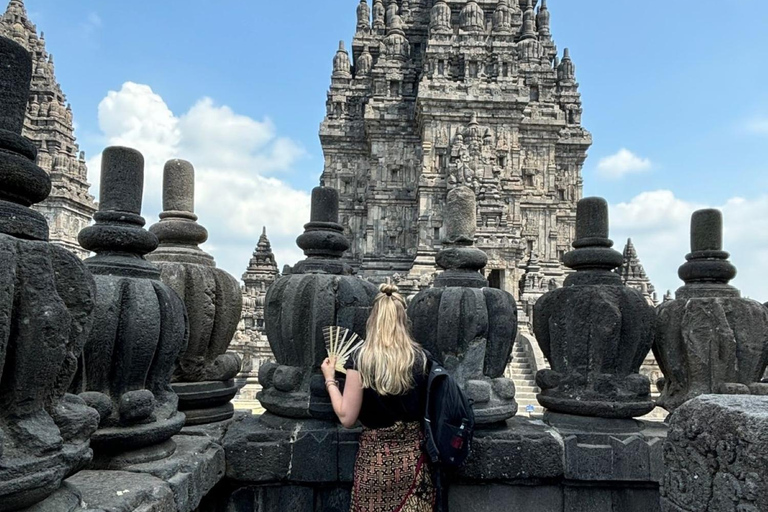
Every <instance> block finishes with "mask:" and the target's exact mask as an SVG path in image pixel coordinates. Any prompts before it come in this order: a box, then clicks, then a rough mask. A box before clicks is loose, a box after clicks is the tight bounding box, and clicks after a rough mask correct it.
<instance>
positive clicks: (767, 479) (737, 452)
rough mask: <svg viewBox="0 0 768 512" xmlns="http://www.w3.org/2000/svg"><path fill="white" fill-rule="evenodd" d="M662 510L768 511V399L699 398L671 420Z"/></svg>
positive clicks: (678, 410) (677, 511)
mask: <svg viewBox="0 0 768 512" xmlns="http://www.w3.org/2000/svg"><path fill="white" fill-rule="evenodd" d="M662 503H663V510H665V511H668V512H726V511H727V512H730V511H737V512H742V511H743V512H759V511H763V510H768V398H764V397H751V396H715V395H703V396H700V397H698V398H695V399H692V400H690V401H689V402H687V403H685V404H684V405H682V406H681V407H679V408H678V409H677V410H676V411H675V413H674V414H672V416H671V421H670V427H669V437H668V438H667V441H666V443H664V482H663V487H662Z"/></svg>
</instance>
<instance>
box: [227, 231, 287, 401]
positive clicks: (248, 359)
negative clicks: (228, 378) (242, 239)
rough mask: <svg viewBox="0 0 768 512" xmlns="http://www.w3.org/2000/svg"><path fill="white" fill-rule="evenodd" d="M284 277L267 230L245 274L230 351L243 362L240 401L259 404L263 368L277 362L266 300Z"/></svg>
mask: <svg viewBox="0 0 768 512" xmlns="http://www.w3.org/2000/svg"><path fill="white" fill-rule="evenodd" d="M278 277H280V272H279V271H278V270H277V262H276V261H275V255H274V253H273V252H272V244H271V243H270V242H269V238H268V237H267V228H266V227H264V228H263V231H262V233H261V236H260V237H259V243H258V244H257V245H256V248H255V249H254V251H253V257H252V258H251V261H250V262H249V263H248V268H247V269H246V270H245V273H244V274H243V278H242V279H243V283H244V284H245V285H244V286H243V288H242V290H243V315H242V318H241V319H240V325H238V327H237V332H236V333H235V338H234V340H233V341H232V344H231V345H230V349H231V350H232V351H234V352H236V353H237V354H238V355H240V357H242V359H243V366H242V371H241V372H240V374H239V375H238V381H239V382H238V385H239V386H240V387H241V390H240V393H239V394H238V397H237V398H236V401H240V402H241V403H243V404H244V403H246V402H253V403H255V401H256V393H257V392H258V390H259V387H258V372H259V367H260V366H261V365H262V364H264V363H265V362H267V361H271V360H273V359H274V356H273V355H272V350H271V349H270V348H269V342H268V341H267V336H266V334H265V331H264V299H265V297H266V295H267V289H268V288H269V287H270V285H271V284H272V283H274V282H275V280H276V279H277V278H278Z"/></svg>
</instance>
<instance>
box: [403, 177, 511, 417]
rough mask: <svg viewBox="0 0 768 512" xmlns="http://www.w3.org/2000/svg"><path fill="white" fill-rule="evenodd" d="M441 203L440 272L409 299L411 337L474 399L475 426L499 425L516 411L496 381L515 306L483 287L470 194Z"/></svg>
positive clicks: (464, 191) (458, 192)
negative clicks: (444, 220) (444, 224)
mask: <svg viewBox="0 0 768 512" xmlns="http://www.w3.org/2000/svg"><path fill="white" fill-rule="evenodd" d="M446 201H447V203H446V205H447V206H446V216H447V218H448V221H447V222H448V225H447V231H448V234H447V239H446V243H445V246H444V248H443V249H442V250H441V251H440V252H439V253H438V255H437V256H436V258H435V262H436V263H437V264H438V266H440V267H441V268H443V269H444V270H445V272H443V273H441V274H440V275H439V276H438V277H437V278H436V279H435V287H434V288H431V289H425V290H422V291H421V292H419V293H418V294H417V295H416V296H415V297H414V298H413V299H412V300H411V302H410V305H409V307H408V316H409V318H410V319H411V322H412V332H413V336H414V338H415V339H416V341H418V342H419V343H420V344H421V345H422V346H423V347H424V348H425V349H427V350H428V351H429V352H430V353H431V354H432V355H433V356H435V357H436V358H437V359H438V360H439V361H440V362H441V363H443V365H444V366H445V367H446V369H447V370H448V371H449V372H451V374H452V375H453V376H454V377H455V378H456V379H457V381H458V382H459V385H461V386H462V387H463V388H464V390H465V392H467V393H468V395H469V396H470V398H472V399H474V400H475V404H474V411H475V420H476V422H477V423H478V424H481V425H487V424H491V423H496V422H502V421H504V420H506V419H507V418H510V417H512V416H514V415H515V413H516V412H517V402H515V400H514V383H512V382H511V381H510V382H509V385H503V384H501V383H500V382H498V381H499V380H503V379H504V377H503V376H504V369H505V368H506V365H507V362H508V361H509V356H510V354H511V353H512V345H513V343H514V340H515V336H516V335H517V306H516V304H515V299H514V298H513V297H512V295H510V294H509V293H507V292H504V291H502V290H497V289H494V288H488V281H486V279H485V278H484V277H483V276H482V274H481V273H480V272H479V270H482V268H483V267H485V264H486V263H487V262H488V257H487V256H486V254H485V253H484V252H483V251H481V250H480V249H477V248H476V247H473V246H472V245H473V243H474V241H473V240H474V233H475V222H474V220H473V219H475V216H476V206H475V194H474V192H472V190H470V189H469V188H467V187H463V186H462V187H456V188H454V189H452V190H451V191H450V192H449V193H448V198H447V200H446ZM498 391H500V393H499V392H498Z"/></svg>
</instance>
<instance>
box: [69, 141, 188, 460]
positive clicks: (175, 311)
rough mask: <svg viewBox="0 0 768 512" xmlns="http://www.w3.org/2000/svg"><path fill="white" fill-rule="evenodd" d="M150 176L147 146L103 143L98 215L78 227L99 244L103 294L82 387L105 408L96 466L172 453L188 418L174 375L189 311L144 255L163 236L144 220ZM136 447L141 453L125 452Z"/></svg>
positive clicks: (94, 247) (94, 262) (89, 244)
mask: <svg viewBox="0 0 768 512" xmlns="http://www.w3.org/2000/svg"><path fill="white" fill-rule="evenodd" d="M143 184H144V158H143V157H142V156H141V153H139V152H138V151H136V150H134V149H130V148H123V147H110V148H107V149H105V150H104V153H103V155H102V167H101V202H100V204H99V211H98V212H96V214H95V215H94V219H95V221H96V224H95V225H93V226H90V227H88V228H85V229H84V230H82V231H81V232H80V236H79V240H80V244H81V245H82V246H83V247H84V248H86V249H89V250H91V251H94V252H96V255H95V256H93V257H91V258H89V259H87V260H86V261H85V264H86V265H87V267H88V268H89V269H90V270H91V272H93V273H94V274H95V280H96V289H97V294H96V299H97V300H96V314H95V322H94V328H93V331H92V332H91V336H90V337H89V339H88V342H87V343H86V349H85V352H84V357H83V362H84V364H83V365H82V366H81V374H82V382H81V383H79V385H78V388H79V390H80V391H83V392H82V393H81V396H82V397H83V398H84V399H85V400H86V402H88V403H89V404H90V405H92V406H93V407H94V408H95V409H97V410H98V411H99V414H100V417H101V421H100V425H99V430H98V431H97V432H96V433H95V434H94V436H93V438H92V444H93V447H94V451H95V452H96V456H97V459H96V461H95V464H96V466H97V467H109V468H112V469H115V468H117V467H120V466H121V465H122V464H130V463H131V462H135V461H138V460H141V461H147V460H152V459H159V458H163V457H166V456H168V455H170V454H171V453H173V451H174V450H175V444H174V443H173V441H171V437H172V436H173V435H175V434H176V433H178V432H179V431H180V430H181V428H182V427H183V426H184V414H182V413H180V412H178V410H177V404H178V397H177V396H176V393H175V392H174V391H173V389H172V388H171V385H170V380H171V375H172V373H173V371H174V368H175V367H176V361H177V359H178V357H179V354H180V353H181V352H183V351H184V349H185V348H186V346H187V335H188V334H187V333H188V325H187V316H186V311H185V308H184V303H183V302H182V300H181V299H180V298H179V296H178V294H177V293H176V292H175V291H173V290H172V289H171V288H169V287H168V286H166V285H165V284H163V283H162V282H161V281H160V270H159V269H158V268H157V267H156V266H154V265H153V264H152V263H150V262H149V261H147V260H146V259H145V258H144V255H145V254H147V253H149V252H151V251H152V250H154V249H155V248H156V247H157V244H158V240H157V237H156V236H155V235H154V234H152V233H150V232H148V231H146V230H144V229H143V226H144V223H145V222H144V218H143V217H142V216H141V215H140V213H141V202H142V192H143ZM138 449H142V451H141V452H140V453H138V454H136V455H135V456H134V455H133V454H132V453H125V452H131V451H132V450H138ZM116 455H120V457H119V458H116V457H115V456H116ZM118 460H119V462H118Z"/></svg>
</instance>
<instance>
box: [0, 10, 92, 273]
mask: <svg viewBox="0 0 768 512" xmlns="http://www.w3.org/2000/svg"><path fill="white" fill-rule="evenodd" d="M0 35H2V36H5V37H7V38H9V39H13V40H14V41H16V42H17V43H19V44H20V45H21V46H23V47H24V48H26V49H27V51H29V52H30V53H31V54H32V60H33V62H34V71H33V74H32V90H31V91H30V96H29V102H28V105H27V115H26V118H25V120H24V136H25V137H27V138H29V139H30V140H31V141H33V142H34V143H35V146H37V150H38V152H37V164H38V165H39V166H40V167H42V168H43V169H44V170H45V171H46V172H47V173H48V175H49V176H50V177H51V180H52V182H53V189H52V191H51V195H50V196H49V197H48V199H46V200H45V201H44V202H43V203H41V204H39V205H37V206H36V209H37V210H38V211H40V212H41V213H42V214H43V215H44V216H45V218H46V220H47V221H48V224H49V226H50V230H51V235H50V237H51V241H52V242H53V243H55V244H58V245H61V246H62V247H65V248H67V249H69V250H70V251H73V252H74V253H75V254H77V255H78V256H80V257H81V258H84V257H86V256H87V254H88V253H87V251H85V250H83V248H82V247H80V245H79V244H78V243H77V234H78V233H79V232H80V230H82V229H83V228H85V227H86V226H88V225H89V224H90V223H91V221H92V218H93V214H94V213H95V212H96V205H95V204H94V200H93V196H91V194H90V192H89V188H90V184H89V183H88V169H87V168H86V165H85V153H84V152H82V151H80V148H79V147H78V145H77V141H76V140H75V135H74V126H73V120H72V108H71V107H70V106H69V104H68V103H67V97H66V96H65V95H64V93H63V92H62V91H61V86H60V85H59V83H58V81H57V80H56V75H55V73H54V67H53V55H51V54H49V53H48V52H47V51H46V49H45V36H44V34H42V33H41V34H40V36H38V35H37V28H36V27H35V25H34V24H33V23H32V22H31V21H30V19H29V17H28V16H27V10H26V8H25V6H24V3H23V2H22V1H21V0H11V2H10V3H9V4H8V9H7V10H6V12H5V14H3V15H2V17H1V18H0Z"/></svg>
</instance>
